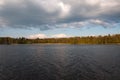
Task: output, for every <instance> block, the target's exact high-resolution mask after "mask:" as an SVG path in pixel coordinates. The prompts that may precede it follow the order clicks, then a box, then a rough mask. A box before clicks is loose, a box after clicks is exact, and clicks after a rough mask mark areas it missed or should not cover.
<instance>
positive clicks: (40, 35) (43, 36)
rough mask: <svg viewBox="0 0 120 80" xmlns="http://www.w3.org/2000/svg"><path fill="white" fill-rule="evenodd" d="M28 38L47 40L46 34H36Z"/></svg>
mask: <svg viewBox="0 0 120 80" xmlns="http://www.w3.org/2000/svg"><path fill="white" fill-rule="evenodd" d="M28 38H30V39H36V38H40V39H42V38H47V36H46V35H45V34H34V35H30V36H28Z"/></svg>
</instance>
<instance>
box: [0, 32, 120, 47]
mask: <svg viewBox="0 0 120 80" xmlns="http://www.w3.org/2000/svg"><path fill="white" fill-rule="evenodd" d="M0 44H7V45H11V44H91V45H94V44H118V45H119V44H120V34H114V35H110V34H108V35H105V36H87V37H70V38H45V39H39V38H37V39H28V38H24V37H21V38H11V37H0Z"/></svg>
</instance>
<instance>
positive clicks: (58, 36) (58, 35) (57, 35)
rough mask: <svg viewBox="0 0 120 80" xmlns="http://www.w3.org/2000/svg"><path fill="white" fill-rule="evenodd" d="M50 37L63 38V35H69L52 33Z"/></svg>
mask: <svg viewBox="0 0 120 80" xmlns="http://www.w3.org/2000/svg"><path fill="white" fill-rule="evenodd" d="M51 37H53V38H65V37H69V36H67V35H66V34H56V35H52V36H51Z"/></svg>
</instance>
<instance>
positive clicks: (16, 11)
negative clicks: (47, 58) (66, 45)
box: [0, 0, 120, 30]
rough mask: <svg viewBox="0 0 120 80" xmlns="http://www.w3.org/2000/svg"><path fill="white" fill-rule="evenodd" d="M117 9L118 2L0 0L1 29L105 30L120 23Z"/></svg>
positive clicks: (100, 0)
mask: <svg viewBox="0 0 120 80" xmlns="http://www.w3.org/2000/svg"><path fill="white" fill-rule="evenodd" d="M18 5H20V6H18ZM119 7H120V0H0V26H1V25H7V26H9V27H13V28H16V27H17V28H18V26H19V27H20V26H21V27H22V28H23V27H25V28H26V27H30V28H31V27H34V28H40V29H41V30H48V29H54V28H59V27H60V28H64V27H69V28H79V27H83V26H87V25H86V24H89V23H91V24H94V25H95V24H96V25H101V26H103V27H104V26H109V24H113V23H114V22H115V23H120V10H119ZM1 17H2V18H1ZM111 22H113V23H111ZM15 25H18V26H15ZM21 27H20V28H21Z"/></svg>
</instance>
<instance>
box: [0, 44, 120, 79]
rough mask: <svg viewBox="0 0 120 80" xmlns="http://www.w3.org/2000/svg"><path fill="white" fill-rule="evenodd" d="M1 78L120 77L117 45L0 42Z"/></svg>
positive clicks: (119, 59) (119, 51)
mask: <svg viewBox="0 0 120 80" xmlns="http://www.w3.org/2000/svg"><path fill="white" fill-rule="evenodd" d="M0 80H120V45H65V44H61V45H60V44H56V45H53V44H51V45H50V44H46V45H42V44H41V45H0Z"/></svg>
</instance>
